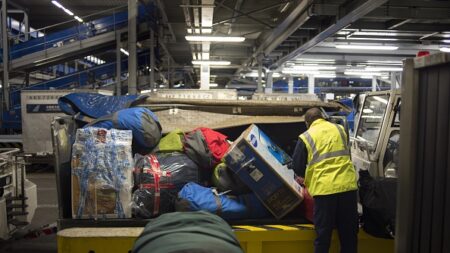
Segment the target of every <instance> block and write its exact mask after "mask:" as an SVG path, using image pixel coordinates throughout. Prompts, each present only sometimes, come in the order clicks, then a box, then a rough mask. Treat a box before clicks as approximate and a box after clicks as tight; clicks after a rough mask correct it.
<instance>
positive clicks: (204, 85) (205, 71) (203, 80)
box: [200, 64, 211, 90]
mask: <svg viewBox="0 0 450 253" xmlns="http://www.w3.org/2000/svg"><path fill="white" fill-rule="evenodd" d="M210 73H211V72H210V67H209V65H206V64H204V65H200V89H201V90H209V78H210Z"/></svg>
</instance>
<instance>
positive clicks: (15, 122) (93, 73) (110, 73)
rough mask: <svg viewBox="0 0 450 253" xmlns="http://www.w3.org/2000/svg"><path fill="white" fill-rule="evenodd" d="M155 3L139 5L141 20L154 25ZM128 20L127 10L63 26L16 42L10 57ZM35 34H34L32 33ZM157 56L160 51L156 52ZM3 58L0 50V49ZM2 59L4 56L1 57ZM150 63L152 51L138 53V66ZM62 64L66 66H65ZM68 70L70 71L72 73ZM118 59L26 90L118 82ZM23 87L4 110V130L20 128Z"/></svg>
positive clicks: (84, 36)
mask: <svg viewBox="0 0 450 253" xmlns="http://www.w3.org/2000/svg"><path fill="white" fill-rule="evenodd" d="M153 8H154V6H153V5H148V6H144V5H140V6H139V7H138V21H139V22H149V23H150V24H154V23H155V22H154V20H153V17H152V16H149V14H148V13H151V12H152V11H153ZM127 23H128V13H127V11H122V12H117V13H114V14H112V15H110V16H107V17H102V18H99V19H96V20H92V21H89V22H85V23H82V24H79V25H77V26H74V27H71V28H68V29H64V30H61V31H58V32H54V33H51V34H45V35H44V36H43V37H38V38H34V39H30V40H28V41H25V42H21V43H19V44H17V45H14V46H12V47H11V49H10V53H9V59H10V60H14V59H19V58H21V57H23V56H26V55H29V54H32V53H35V52H39V51H42V50H46V49H48V48H52V47H57V46H58V44H61V43H62V44H64V43H68V42H70V43H72V42H74V41H81V40H84V39H87V38H91V37H93V36H97V35H100V34H103V33H106V32H110V31H115V30H117V29H121V28H125V27H126V26H127ZM32 37H33V36H32ZM156 55H158V54H156ZM84 56H85V55H80V58H84ZM0 58H1V50H0ZM0 62H1V59H0ZM127 63H128V59H124V60H122V64H121V65H122V66H121V70H122V73H124V72H127V70H128V64H127ZM141 65H149V52H148V50H147V51H142V52H138V66H141ZM58 67H61V69H63V68H64V67H63V66H62V65H61V66H58ZM73 71H74V70H72V71H69V72H73ZM115 71H116V62H111V63H105V64H102V65H98V66H94V67H91V68H89V69H86V70H82V71H79V72H73V73H70V74H67V75H64V76H60V77H58V78H55V79H52V80H49V81H44V82H41V83H38V84H35V85H32V86H29V87H26V88H24V89H25V90H45V89H72V88H79V87H83V86H86V85H93V84H92V83H90V82H89V79H95V80H96V81H98V80H100V81H99V82H101V84H102V86H104V85H108V84H110V83H113V82H115V80H114V77H115V74H116V73H115ZM21 90H22V89H15V90H11V91H10V102H11V107H10V110H9V111H5V112H3V121H2V126H1V127H2V128H3V129H15V130H20V129H21V105H20V93H21Z"/></svg>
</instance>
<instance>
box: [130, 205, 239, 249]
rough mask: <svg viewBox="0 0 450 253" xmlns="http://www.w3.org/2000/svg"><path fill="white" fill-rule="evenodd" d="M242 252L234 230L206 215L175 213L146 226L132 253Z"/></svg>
mask: <svg viewBox="0 0 450 253" xmlns="http://www.w3.org/2000/svg"><path fill="white" fill-rule="evenodd" d="M150 252H151V253H188V252H189V253H207V252H208V253H223V252H229V253H243V251H242V249H241V247H240V244H239V242H238V240H237V239H236V236H235V235H234V233H233V230H232V229H231V227H230V226H229V225H228V224H227V223H226V222H225V221H224V220H223V219H222V218H220V217H219V216H217V215H214V214H211V213H207V212H203V211H200V212H174V213H167V214H163V215H161V216H159V217H158V218H156V219H154V220H152V221H150V222H149V223H148V224H147V226H145V229H144V231H143V232H142V234H141V235H140V236H139V237H138V239H137V240H136V242H135V243H134V247H133V253H150Z"/></svg>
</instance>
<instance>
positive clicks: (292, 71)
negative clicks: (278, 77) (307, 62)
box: [281, 69, 320, 75]
mask: <svg viewBox="0 0 450 253" xmlns="http://www.w3.org/2000/svg"><path fill="white" fill-rule="evenodd" d="M281 72H283V74H294V75H295V74H297V75H305V74H312V75H314V74H315V75H318V74H320V72H319V71H314V70H297V69H284V70H283V71H281Z"/></svg>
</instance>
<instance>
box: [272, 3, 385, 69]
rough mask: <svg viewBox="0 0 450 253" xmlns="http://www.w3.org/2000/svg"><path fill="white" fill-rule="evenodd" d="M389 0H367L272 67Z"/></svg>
mask: <svg viewBox="0 0 450 253" xmlns="http://www.w3.org/2000/svg"><path fill="white" fill-rule="evenodd" d="M387 1H388V0H367V1H365V2H364V3H362V4H361V5H359V6H358V7H356V8H355V9H353V10H352V11H350V12H349V13H348V14H346V15H345V16H344V17H342V18H341V19H340V20H338V21H337V22H336V23H335V24H333V25H331V26H330V27H328V28H327V29H325V30H324V31H322V32H321V33H319V34H317V35H316V36H315V37H314V38H312V39H311V40H309V41H308V42H306V43H304V44H303V45H301V46H300V47H299V48H297V49H295V50H294V51H293V52H291V53H289V54H288V55H286V56H284V57H283V58H281V59H280V60H278V61H277V62H276V63H275V64H273V65H272V66H271V67H279V66H281V64H283V63H285V62H286V61H289V60H292V59H293V58H295V57H297V56H299V55H301V54H303V53H305V52H306V51H308V50H310V49H311V48H313V47H314V46H316V45H317V44H319V43H320V42H322V41H324V40H325V39H327V38H329V37H330V36H333V35H334V34H335V33H337V32H338V31H340V30H341V29H343V28H345V27H347V26H348V25H350V24H351V23H353V22H355V21H356V20H358V19H360V18H362V17H364V16H365V15H366V14H367V13H370V12H371V11H372V10H374V9H376V8H377V7H379V6H380V5H382V4H384V3H386V2H387Z"/></svg>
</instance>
